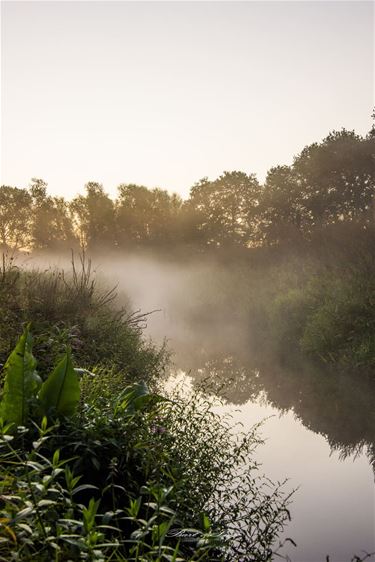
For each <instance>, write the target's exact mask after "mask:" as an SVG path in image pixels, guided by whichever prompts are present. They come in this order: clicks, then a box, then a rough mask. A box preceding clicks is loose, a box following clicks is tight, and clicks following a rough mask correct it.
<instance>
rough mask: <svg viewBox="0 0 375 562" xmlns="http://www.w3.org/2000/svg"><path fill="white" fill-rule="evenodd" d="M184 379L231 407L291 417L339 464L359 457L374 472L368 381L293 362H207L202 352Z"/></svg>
mask: <svg viewBox="0 0 375 562" xmlns="http://www.w3.org/2000/svg"><path fill="white" fill-rule="evenodd" d="M190 357H191V356H190ZM190 364H191V361H190ZM190 374H191V376H192V377H193V381H194V384H195V385H199V384H200V383H201V382H202V381H203V380H204V381H205V387H206V388H207V387H208V388H210V389H211V391H212V392H216V393H217V394H219V395H220V396H222V397H225V399H226V400H227V401H228V402H230V403H232V404H235V405H242V404H244V403H245V402H247V401H249V400H250V401H255V400H259V399H260V400H261V401H265V402H266V403H267V404H269V405H271V406H273V407H275V408H276V409H277V410H279V411H280V412H288V411H292V412H293V413H294V415H295V416H296V418H297V419H299V420H300V421H301V422H302V423H303V425H304V426H305V427H306V428H308V429H310V430H311V431H313V432H314V433H317V434H319V435H322V436H323V437H324V438H325V439H326V440H327V442H328V443H329V445H330V447H331V449H332V450H333V451H338V452H339V453H340V457H341V458H343V459H344V458H346V457H347V456H349V455H352V454H359V453H361V452H365V453H366V454H367V456H368V459H369V462H370V463H371V464H372V466H373V469H374V471H375V429H374V428H375V408H374V392H375V382H374V381H373V380H371V378H370V376H362V377H358V376H353V375H352V374H351V373H350V372H340V371H339V372H337V371H335V370H334V369H332V368H329V369H328V368H323V367H322V366H316V365H314V364H312V363H310V364H309V363H306V361H305V360H304V361H299V360H298V359H296V358H294V361H293V362H290V364H288V365H282V364H280V363H279V364H277V363H272V362H271V361H267V362H264V363H263V364H261V366H260V367H259V364H258V365H256V364H255V362H254V359H253V360H252V359H251V358H250V357H246V355H245V354H242V356H241V355H238V354H237V355H236V356H234V355H228V354H226V353H225V351H223V352H222V353H217V352H216V353H215V355H213V354H212V355H211V356H209V354H208V353H207V350H201V353H200V355H199V356H197V355H196V362H195V364H194V367H193V368H192V369H191V371H190ZM207 382H209V384H208V385H207Z"/></svg>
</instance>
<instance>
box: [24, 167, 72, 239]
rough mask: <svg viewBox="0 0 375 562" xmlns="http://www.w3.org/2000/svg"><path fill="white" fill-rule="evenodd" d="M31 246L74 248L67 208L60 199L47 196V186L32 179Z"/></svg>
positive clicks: (40, 181)
mask: <svg viewBox="0 0 375 562" xmlns="http://www.w3.org/2000/svg"><path fill="white" fill-rule="evenodd" d="M29 192H30V195H31V198H32V221H31V245H32V247H33V248H34V249H52V248H56V247H62V246H70V247H72V246H74V244H75V238H74V234H73V228H72V224H71V220H70V217H69V206H68V204H67V203H66V201H65V200H64V199H63V198H62V197H51V196H49V195H47V184H46V183H45V182H44V181H43V180H41V179H37V178H33V179H32V184H31V185H30V188H29Z"/></svg>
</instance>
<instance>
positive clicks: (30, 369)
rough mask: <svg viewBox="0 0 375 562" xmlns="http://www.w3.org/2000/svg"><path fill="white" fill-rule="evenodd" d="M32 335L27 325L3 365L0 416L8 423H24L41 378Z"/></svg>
mask: <svg viewBox="0 0 375 562" xmlns="http://www.w3.org/2000/svg"><path fill="white" fill-rule="evenodd" d="M35 367H36V360H35V358H34V356H33V354H32V337H31V334H30V328H29V326H27V327H26V328H25V330H24V332H23V334H22V336H21V337H20V339H19V340H18V343H17V345H16V347H15V348H14V350H13V351H12V353H11V354H10V356H9V358H8V360H7V362H6V363H5V366H4V372H5V378H4V388H3V393H2V394H3V395H2V401H1V403H0V416H1V417H2V418H3V420H4V421H6V422H8V423H14V424H15V425H25V423H26V421H27V417H28V414H29V409H30V405H31V402H32V400H33V399H35V396H36V393H37V391H38V389H39V387H40V385H41V380H40V377H39V376H38V374H37V373H36V371H35Z"/></svg>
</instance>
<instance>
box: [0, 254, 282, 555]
mask: <svg viewBox="0 0 375 562" xmlns="http://www.w3.org/2000/svg"><path fill="white" fill-rule="evenodd" d="M83 265H84V264H83ZM1 290H2V293H1V307H2V311H3V315H5V314H7V324H6V326H5V325H3V324H1V330H2V332H1V334H0V342H1V352H2V358H3V361H4V363H5V365H4V367H3V369H2V394H1V398H2V402H1V406H0V417H1V419H2V425H1V440H0V495H1V502H0V560H6V561H10V560H17V561H22V562H26V561H29V560H36V561H40V562H43V561H46V562H47V561H48V562H50V561H51V560H54V561H59V562H62V561H68V560H90V561H94V560H95V561H107V560H114V561H129V562H130V561H133V560H134V561H139V562H140V561H147V560H149V561H151V560H152V561H162V560H170V561H183V560H191V561H193V560H196V561H198V560H202V561H203V560H207V561H211V562H213V561H215V560H217V561H229V560H230V561H233V560H238V561H239V560H241V561H243V560H256V561H267V560H270V559H271V558H272V556H273V553H274V552H275V549H276V548H277V537H278V535H279V533H280V532H281V530H282V529H283V527H284V525H285V524H286V522H287V520H288V518H289V512H288V510H287V503H288V502H287V498H285V496H284V493H283V491H282V489H281V488H280V486H278V485H276V486H274V485H272V484H271V483H270V482H269V481H268V480H266V479H265V478H264V477H262V476H261V475H260V473H259V471H258V467H257V464H256V462H255V461H254V456H253V454H254V448H255V446H256V445H257V444H258V443H259V438H258V436H257V434H256V432H251V433H250V434H242V433H238V432H237V430H236V429H235V428H233V427H232V426H231V422H230V418H224V419H223V418H222V417H219V416H218V415H216V414H214V413H213V411H212V404H213V403H212V400H207V398H205V397H204V395H203V394H201V393H200V392H199V391H198V392H194V393H193V394H192V395H191V396H190V397H189V398H184V397H183V396H182V395H181V394H180V393H179V392H177V391H176V392H175V393H174V395H173V396H161V395H160V394H157V393H156V388H157V387H158V386H159V385H160V380H161V379H162V377H163V369H164V366H165V364H166V361H167V355H166V353H165V351H164V349H157V348H155V347H154V346H152V345H151V344H149V343H147V342H146V341H145V340H144V339H143V336H142V317H140V316H134V315H132V314H131V313H129V312H127V311H125V310H121V311H118V309H117V308H116V302H115V297H114V295H113V293H108V292H105V291H104V292H103V291H102V290H100V289H99V287H97V286H96V285H95V283H94V282H93V281H92V280H91V277H90V275H89V272H88V270H87V269H85V267H82V269H81V270H80V271H79V272H77V270H75V269H74V270H73V272H72V275H70V276H68V275H65V274H63V273H62V272H57V271H46V272H37V271H32V272H25V271H21V270H20V269H18V268H17V267H16V266H13V265H12V264H11V263H10V264H4V267H3V272H2V289H1ZM25 318H29V319H30V318H31V319H32V321H33V323H32V325H33V328H32V331H33V334H35V337H34V338H33V337H32V335H31V331H30V328H26V329H25V331H24V333H23V336H22V337H21V339H20V340H19V341H18V343H17V346H16V347H15V348H14V350H13V351H12V346H13V345H14V344H15V341H17V337H16V334H17V331H19V329H20V326H21V325H22V323H23V322H24V320H25ZM67 349H68V352H67V351H66V350H67ZM69 350H70V351H69ZM9 352H10V355H9V357H8V359H6V355H7V354H8V353H9ZM34 356H35V357H37V360H38V363H36V360H35V359H34ZM74 365H76V366H79V367H80V368H81V369H79V370H78V371H77V370H75V367H74ZM82 368H83V369H82ZM88 368H89V369H90V370H92V371H94V373H92V372H90V371H86V370H85V369H88ZM145 381H146V382H147V385H146V382H145ZM149 388H150V390H149ZM152 389H154V390H152Z"/></svg>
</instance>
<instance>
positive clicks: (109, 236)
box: [70, 182, 116, 251]
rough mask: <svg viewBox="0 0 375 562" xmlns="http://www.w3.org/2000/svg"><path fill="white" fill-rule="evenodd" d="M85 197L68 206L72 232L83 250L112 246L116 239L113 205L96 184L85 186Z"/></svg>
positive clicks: (101, 187)
mask: <svg viewBox="0 0 375 562" xmlns="http://www.w3.org/2000/svg"><path fill="white" fill-rule="evenodd" d="M85 189H86V195H78V197H76V198H75V199H73V201H72V202H71V204H70V212H71V215H72V220H73V224H74V230H75V232H76V235H77V237H78V239H79V241H80V244H81V246H82V247H83V248H87V249H88V250H91V251H92V250H95V249H98V248H99V247H101V246H106V247H108V246H113V245H114V243H115V239H116V233H115V210H114V203H113V201H112V200H111V199H110V197H109V196H108V195H107V193H105V191H104V189H103V186H102V185H101V184H99V183H96V182H89V183H87V184H86V185H85Z"/></svg>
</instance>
